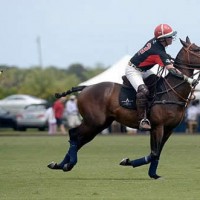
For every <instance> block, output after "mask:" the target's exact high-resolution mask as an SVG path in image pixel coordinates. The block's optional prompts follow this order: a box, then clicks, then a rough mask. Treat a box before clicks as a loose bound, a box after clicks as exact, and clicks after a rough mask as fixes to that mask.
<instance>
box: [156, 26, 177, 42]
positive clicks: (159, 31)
mask: <svg viewBox="0 0 200 200" xmlns="http://www.w3.org/2000/svg"><path fill="white" fill-rule="evenodd" d="M176 34H177V31H173V30H172V28H171V27H170V26H169V25H167V24H160V25H158V26H157V27H156V28H155V30H154V36H155V38H157V39H160V38H168V37H173V36H175V35H176Z"/></svg>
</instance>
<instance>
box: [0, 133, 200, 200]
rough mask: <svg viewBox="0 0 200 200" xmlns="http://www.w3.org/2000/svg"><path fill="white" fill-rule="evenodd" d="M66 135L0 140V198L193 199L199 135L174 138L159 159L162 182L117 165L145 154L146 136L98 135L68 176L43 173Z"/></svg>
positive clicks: (199, 175) (198, 185)
mask: <svg viewBox="0 0 200 200" xmlns="http://www.w3.org/2000/svg"><path fill="white" fill-rule="evenodd" d="M68 146H69V144H68V137H67V136H53V137H48V136H37V135H33V136H1V137H0V159H1V164H0V199H1V200H8V199H13V200H16V199H17V200H32V199H34V200H40V199H48V200H50V199H59V200H60V199H61V200H62V199H68V200H71V199H72V200H73V199H80V200H82V199H83V200H89V199H91V200H96V199H99V200H100V199H101V200H104V199H105V200H108V199H116V200H117V199H119V200H129V199H134V200H143V199H148V200H176V199H177V200H198V199H199V198H200V159H199V153H200V135H196V136H189V135H173V136H171V138H170V139H169V141H168V142H167V144H166V146H165V148H164V150H163V153H162V156H161V160H160V165H159V168H158V174H159V175H161V176H163V179H161V180H151V179H150V178H149V177H148V175H147V172H148V165H147V166H142V167H139V168H132V167H122V166H119V161H120V160H121V159H122V158H123V157H127V156H128V157H130V158H131V159H134V158H139V157H142V156H144V155H147V154H148V153H149V136H98V137H96V138H95V139H94V140H93V141H92V142H91V143H89V144H87V145H86V146H85V147H83V148H82V149H81V151H80V152H79V161H78V164H77V165H76V166H75V168H74V169H73V170H72V171H71V172H62V171H54V170H50V169H48V168H47V167H46V166H47V164H48V163H49V162H50V161H52V160H54V161H60V160H61V159H62V158H63V156H64V154H65V151H66V150H67V148H68Z"/></svg>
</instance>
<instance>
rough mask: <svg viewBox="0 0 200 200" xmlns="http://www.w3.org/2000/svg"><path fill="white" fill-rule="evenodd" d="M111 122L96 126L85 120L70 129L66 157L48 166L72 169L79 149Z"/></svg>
mask: <svg viewBox="0 0 200 200" xmlns="http://www.w3.org/2000/svg"><path fill="white" fill-rule="evenodd" d="M111 123H112V120H107V121H106V122H105V123H104V124H103V125H101V126H95V124H92V125H91V126H89V125H86V124H85V123H84V122H83V123H82V124H81V125H80V126H78V127H76V128H73V129H70V130H69V138H70V139H69V143H70V147H69V150H68V152H67V153H66V155H65V157H64V159H63V160H62V161H61V162H60V163H59V164H57V163H50V164H49V165H48V167H49V168H51V169H62V170H63V171H70V170H71V169H72V168H73V167H74V166H75V165H76V163H77V160H78V159H77V152H78V150H79V149H80V148H81V147H82V146H83V145H85V144H86V143H88V142H90V141H91V140H92V139H93V138H94V137H95V136H96V135H97V134H98V133H100V132H101V131H102V130H103V129H105V128H106V127H108V126H109V125H110V124H111Z"/></svg>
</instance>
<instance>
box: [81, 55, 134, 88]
mask: <svg viewBox="0 0 200 200" xmlns="http://www.w3.org/2000/svg"><path fill="white" fill-rule="evenodd" d="M130 58H131V56H129V55H126V56H124V57H123V58H122V59H121V60H119V61H118V62H117V63H115V64H114V65H112V66H111V67H110V68H108V69H107V70H105V71H104V72H102V73H101V74H99V75H97V76H95V77H93V78H91V79H89V80H87V81H85V82H83V83H81V84H80V85H92V84H96V83H100V82H104V81H109V82H115V83H122V78H121V77H122V76H123V75H124V74H125V67H126V65H127V64H128V61H129V60H130Z"/></svg>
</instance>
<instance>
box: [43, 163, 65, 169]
mask: <svg viewBox="0 0 200 200" xmlns="http://www.w3.org/2000/svg"><path fill="white" fill-rule="evenodd" d="M47 167H48V168H49V169H62V168H61V167H60V166H59V165H58V164H57V163H55V162H51V163H50V164H48V165H47Z"/></svg>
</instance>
